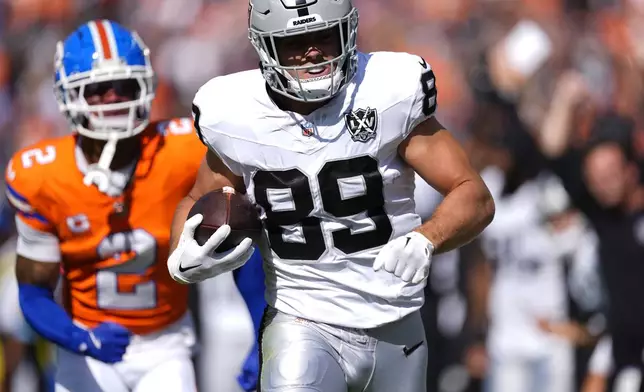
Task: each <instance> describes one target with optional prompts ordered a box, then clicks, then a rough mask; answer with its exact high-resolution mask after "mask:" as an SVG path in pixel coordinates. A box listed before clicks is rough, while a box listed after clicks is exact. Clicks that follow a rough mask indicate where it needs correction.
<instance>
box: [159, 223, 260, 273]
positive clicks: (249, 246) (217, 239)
mask: <svg viewBox="0 0 644 392" xmlns="http://www.w3.org/2000/svg"><path fill="white" fill-rule="evenodd" d="M202 220H203V215H201V214H196V215H195V216H193V217H191V218H190V219H188V220H187V221H186V223H185V224H184V225H183V231H182V232H181V237H179V244H178V245H177V248H176V249H175V250H174V252H172V254H171V255H170V257H169V258H168V271H169V272H170V276H172V279H174V280H176V281H177V282H179V283H197V282H201V281H203V280H206V279H208V278H212V277H214V276H217V275H220V274H223V273H225V272H228V271H232V270H234V269H236V268H239V267H241V266H242V265H244V264H246V262H247V261H248V260H249V259H250V258H251V256H252V255H253V252H254V251H255V248H254V247H253V240H251V239H250V238H248V237H247V238H244V240H243V241H242V242H241V243H240V244H239V245H237V246H236V247H234V248H233V249H230V250H228V251H226V252H222V253H216V252H213V250H214V249H216V248H217V247H218V246H219V245H220V244H221V243H222V242H224V240H225V239H226V237H228V235H229V234H230V226H228V225H224V226H221V227H220V228H218V229H217V231H215V232H214V233H213V234H212V235H211V236H210V238H208V241H206V243H205V244H203V245H201V246H200V245H199V244H198V243H197V241H196V240H195V229H196V228H197V226H199V224H200V223H201V221H202Z"/></svg>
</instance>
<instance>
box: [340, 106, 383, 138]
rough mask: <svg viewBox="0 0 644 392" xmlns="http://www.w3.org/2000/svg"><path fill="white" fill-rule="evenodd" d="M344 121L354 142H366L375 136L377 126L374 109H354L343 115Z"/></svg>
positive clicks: (376, 113)
mask: <svg viewBox="0 0 644 392" xmlns="http://www.w3.org/2000/svg"><path fill="white" fill-rule="evenodd" d="M344 121H345V122H346V123H347V129H348V130H349V133H350V134H351V139H353V141H354V142H362V143H366V142H367V141H369V140H371V139H373V138H375V137H376V127H378V112H377V111H376V109H371V108H370V107H367V108H366V109H358V110H354V111H352V112H350V113H347V114H345V115H344Z"/></svg>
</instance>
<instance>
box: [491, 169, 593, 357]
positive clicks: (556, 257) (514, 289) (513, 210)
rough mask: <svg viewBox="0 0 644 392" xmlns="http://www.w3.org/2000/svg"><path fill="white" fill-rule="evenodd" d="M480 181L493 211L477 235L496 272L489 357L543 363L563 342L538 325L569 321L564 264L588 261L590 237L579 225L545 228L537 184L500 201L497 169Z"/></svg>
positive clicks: (500, 181) (501, 178)
mask: <svg viewBox="0 0 644 392" xmlns="http://www.w3.org/2000/svg"><path fill="white" fill-rule="evenodd" d="M481 176H482V177H483V180H484V181H485V183H486V184H487V186H488V188H489V189H490V192H491V193H492V196H493V197H494V200H495V205H496V213H495V216H494V221H493V222H492V223H491V224H490V225H489V226H488V227H487V228H486V229H485V230H484V231H483V233H482V234H481V242H482V246H483V251H484V253H485V255H486V256H487V257H488V259H490V260H491V261H492V262H493V263H494V266H495V276H494V281H493V284H492V287H491V290H490V298H489V301H488V305H489V317H490V331H489V334H488V345H489V350H490V353H491V354H492V355H494V356H496V357H505V358H507V357H508V356H513V357H522V358H535V357H543V356H545V355H548V353H549V352H550V351H552V350H553V347H555V346H557V347H558V346H559V345H561V344H563V342H562V341H561V340H560V339H558V338H556V337H554V335H551V334H548V333H546V332H544V331H542V330H541V329H540V328H539V324H538V321H539V320H540V319H544V320H548V321H565V320H567V319H568V307H567V301H568V299H567V290H568V289H567V285H568V281H567V279H566V275H565V272H564V269H565V264H566V263H569V264H568V265H569V266H571V267H573V268H574V265H579V264H580V263H585V262H586V261H587V260H585V259H587V258H588V257H593V252H594V250H595V242H594V237H593V236H592V233H591V232H589V230H588V228H587V227H586V225H585V224H584V222H583V221H582V220H579V221H575V222H574V223H572V224H571V225H570V226H568V227H567V228H565V229H562V230H560V231H557V232H555V231H553V230H552V229H550V228H549V226H548V225H547V224H546V219H547V216H546V215H545V214H544V211H543V210H542V209H541V208H540V198H542V197H543V196H542V192H540V190H539V189H540V187H542V186H543V183H542V182H540V178H537V179H534V180H530V181H527V182H525V183H524V184H522V185H521V186H520V187H519V188H518V189H517V190H516V191H515V192H514V193H512V194H510V195H502V191H503V188H504V186H505V178H504V173H503V172H502V171H501V170H500V169H498V168H495V167H488V168H486V169H485V170H483V171H482V173H481ZM566 258H568V259H569V260H568V261H566ZM585 283H586V284H590V283H591V282H588V281H587V282H585Z"/></svg>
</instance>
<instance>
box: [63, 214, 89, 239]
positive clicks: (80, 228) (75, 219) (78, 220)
mask: <svg viewBox="0 0 644 392" xmlns="http://www.w3.org/2000/svg"><path fill="white" fill-rule="evenodd" d="M67 227H69V231H71V232H72V233H74V234H80V233H84V232H86V231H88V230H89V219H87V215H85V214H78V215H74V216H70V217H68V218H67Z"/></svg>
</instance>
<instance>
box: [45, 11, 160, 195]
mask: <svg viewBox="0 0 644 392" xmlns="http://www.w3.org/2000/svg"><path fill="white" fill-rule="evenodd" d="M149 53H150V51H149V49H148V48H147V47H146V46H145V44H144V43H143V41H142V40H141V38H139V36H138V34H136V33H135V32H132V31H129V30H127V29H126V28H124V27H123V26H121V25H119V24H118V23H115V22H113V21H110V20H94V21H91V22H88V23H86V24H83V25H81V26H80V27H79V28H77V29H76V30H75V31H74V32H73V33H71V34H70V35H69V36H68V37H67V38H66V39H65V40H64V41H62V42H58V44H57V47H56V57H55V71H56V75H55V83H54V93H55V95H56V100H57V101H58V105H59V108H60V111H61V112H62V113H63V114H64V115H65V116H66V117H67V119H68V120H69V123H70V125H71V127H72V129H74V130H75V131H77V132H78V133H79V134H81V135H83V136H85V137H88V138H91V139H98V140H105V141H107V143H106V145H105V147H104V148H103V152H102V154H101V157H100V160H99V162H98V164H96V165H92V166H93V167H90V171H92V172H93V174H90V175H88V176H86V177H85V183H86V185H88V186H89V185H91V184H92V183H95V184H96V185H98V186H99V189H101V188H103V189H105V188H106V187H107V184H106V183H105V181H107V180H105V179H103V180H101V179H100V178H103V177H106V176H107V177H109V166H110V164H111V161H112V159H113V157H114V152H115V148H116V143H117V141H118V140H122V139H126V138H130V137H133V136H135V135H137V134H139V133H141V132H142V131H143V130H145V128H146V126H147V125H148V123H149V121H150V108H151V105H152V100H153V99H154V93H155V81H154V71H153V70H152V66H151V64H150V54H149ZM108 89H114V90H115V91H116V94H118V95H119V96H121V97H127V99H129V100H127V101H122V98H121V99H120V102H115V103H99V104H95V103H94V104H90V103H88V102H87V100H86V98H87V97H88V96H92V95H95V94H98V95H100V94H103V93H104V92H105V91H107V90H108ZM99 182H101V183H102V184H99Z"/></svg>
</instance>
